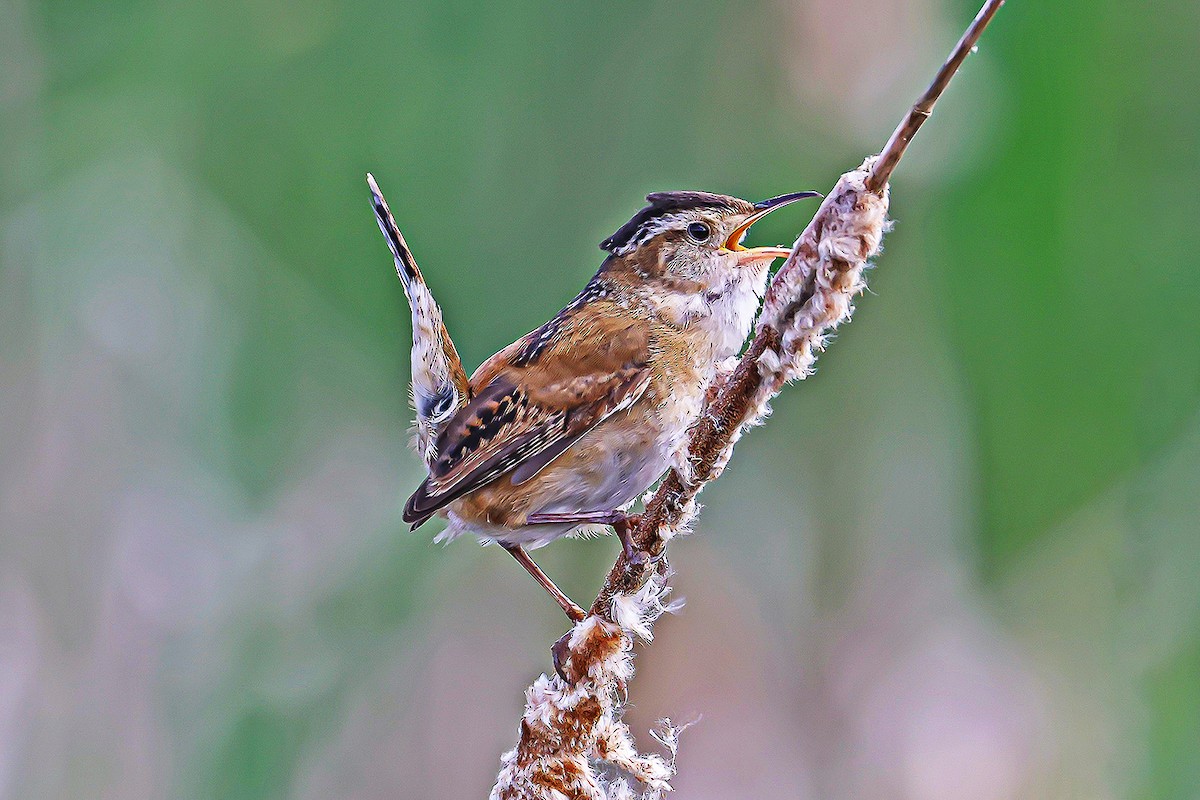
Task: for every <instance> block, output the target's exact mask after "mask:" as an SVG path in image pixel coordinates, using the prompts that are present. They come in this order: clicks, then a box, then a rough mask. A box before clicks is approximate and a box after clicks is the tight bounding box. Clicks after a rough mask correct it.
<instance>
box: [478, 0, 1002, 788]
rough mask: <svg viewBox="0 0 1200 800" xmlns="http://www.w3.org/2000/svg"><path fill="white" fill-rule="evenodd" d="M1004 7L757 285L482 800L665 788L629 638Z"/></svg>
mask: <svg viewBox="0 0 1200 800" xmlns="http://www.w3.org/2000/svg"><path fill="white" fill-rule="evenodd" d="M1003 4H1004V0H987V2H986V3H985V4H984V6H983V8H982V9H981V10H980V12H979V14H978V15H977V16H976V17H975V20H974V21H973V22H972V23H971V25H970V27H968V28H967V31H966V32H965V33H964V34H963V36H962V38H961V39H960V40H959V42H958V44H957V45H956V46H955V48H954V49H953V51H951V54H950V57H949V58H948V59H947V60H946V62H945V63H944V64H943V65H942V67H941V69H940V70H939V71H938V73H937V75H936V77H935V78H934V80H933V82H932V83H931V84H930V85H929V88H928V89H927V90H926V91H925V92H924V94H922V96H921V97H920V99H919V100H918V101H917V102H916V103H915V104H914V105H913V106H912V108H911V109H910V110H909V112H908V113H907V114H906V115H905V118H904V119H903V120H902V121H901V123H900V124H899V125H898V126H897V128H896V130H895V132H894V133H893V134H892V136H891V138H890V139H889V140H888V143H887V145H886V146H885V147H884V149H883V150H882V151H881V152H880V153H879V155H877V156H872V157H870V158H868V159H866V161H864V162H863V163H862V165H861V166H859V167H858V168H857V169H854V170H851V171H849V172H847V173H845V174H844V175H842V176H841V178H840V179H839V180H838V182H837V184H836V185H835V186H834V188H833V190H832V191H831V192H830V193H829V194H828V196H827V197H826V198H825V201H824V202H823V203H822V204H821V207H820V208H819V209H818V210H817V213H816V215H815V216H814V217H813V219H812V221H811V222H810V223H809V224H808V226H807V227H806V228H805V229H804V232H803V233H802V234H801V235H800V237H799V238H798V239H797V240H796V242H795V244H794V245H793V247H792V251H791V254H790V255H789V256H788V258H787V260H786V261H785V262H784V264H783V266H782V267H781V268H780V269H779V271H778V272H777V273H776V275H775V277H774V279H773V280H772V282H771V285H770V286H769V287H768V289H767V293H766V296H765V298H764V300H763V307H762V311H761V312H760V314H759V317H758V322H757V327H756V333H755V337H754V340H753V341H752V342H751V344H750V346H749V347H748V348H747V349H746V351H745V352H744V353H743V355H742V357H741V358H740V359H739V361H738V363H737V366H736V367H735V368H734V369H733V370H732V372H729V373H728V374H726V375H725V376H724V377H723V378H722V379H721V380H720V381H719V383H718V384H717V385H716V386H715V387H714V388H713V390H712V391H710V398H712V399H711V402H710V403H709V406H708V408H707V410H706V412H705V413H704V415H703V416H702V417H701V419H700V420H699V421H698V422H697V423H696V425H695V426H694V427H693V428H692V431H691V433H690V437H689V444H688V450H687V457H686V462H685V463H684V464H682V465H680V466H679V467H677V468H676V469H673V470H671V471H670V472H668V474H667V476H666V478H664V479H663V481H662V483H661V484H660V485H659V488H658V490H657V491H656V492H655V493H654V494H653V496H651V497H650V498H649V499H648V500H647V501H646V509H645V512H644V513H643V514H641V515H640V517H639V518H638V521H637V523H636V525H635V526H634V529H633V537H634V541H635V542H636V544H637V546H638V547H639V548H640V549H642V550H643V551H645V552H647V553H649V554H650V555H651V556H652V557H653V558H652V559H651V560H650V561H649V562H648V563H631V562H629V561H628V560H627V559H626V558H625V556H624V554H622V555H621V556H619V557H618V559H617V562H616V563H615V564H614V565H613V567H612V569H611V570H610V571H609V573H608V576H607V577H606V578H605V581H604V586H603V588H602V589H601V590H600V593H599V594H598V595H597V597H596V600H595V602H593V603H592V606H591V609H590V612H589V614H588V616H587V617H586V618H585V619H584V620H583V621H582V622H580V623H578V624H577V625H576V626H575V628H574V629H573V630H572V632H571V633H570V636H569V638H567V639H566V640H565V647H563V648H561V649H560V651H559V655H560V657H561V660H560V664H561V668H562V671H563V674H564V675H565V678H566V680H564V679H563V678H562V677H559V676H557V675H556V676H554V677H547V676H545V675H543V676H541V677H540V678H538V680H537V681H535V682H534V684H533V685H532V686H531V687H530V688H529V689H528V690H527V691H526V695H525V699H526V704H525V713H524V715H523V717H522V720H521V728H520V738H519V740H518V742H517V746H516V747H515V748H514V749H513V750H511V751H509V752H507V753H505V754H504V755H503V756H502V758H501V771H500V775H499V777H498V779H497V782H496V785H495V787H494V788H493V789H492V793H491V800H562V799H563V798H569V799H570V800H632V798H635V797H641V798H643V800H657V798H659V797H661V796H662V794H663V793H665V792H667V791H669V790H670V785H669V783H668V782H669V780H670V779H671V778H672V777H673V775H674V772H675V767H674V755H675V745H676V737H677V735H678V729H677V728H674V727H673V726H671V724H670V722H669V721H664V723H663V725H662V726H661V728H660V730H659V731H657V732H656V733H655V736H656V738H657V739H658V740H659V741H660V742H661V743H663V745H664V746H665V747H666V750H667V755H666V756H660V755H653V754H652V755H639V754H638V751H637V750H636V748H635V747H634V745H633V741H632V737H631V736H630V733H629V729H628V727H627V726H626V725H625V723H624V722H622V721H621V711H622V707H623V704H624V701H623V697H624V694H625V689H626V686H627V684H628V681H629V680H630V678H631V677H632V675H633V664H632V659H631V652H632V649H633V639H634V637H637V638H640V639H642V640H644V641H649V640H650V639H651V629H652V626H653V624H654V622H655V620H657V619H658V617H659V616H660V615H661V614H662V613H663V612H664V611H666V610H669V606H667V605H666V603H665V598H666V594H667V592H668V587H667V581H666V578H667V575H668V569H667V562H666V558H665V551H666V547H667V543H668V542H669V541H670V540H671V538H672V537H674V536H676V535H678V534H679V533H681V532H685V531H686V530H687V529H688V526H689V525H690V524H691V522H692V520H693V519H694V517H695V515H696V511H697V505H696V497H697V495H699V493H700V491H701V490H702V489H703V488H704V486H705V485H706V484H707V483H709V482H710V481H712V480H714V479H715V478H716V477H717V476H719V475H720V473H721V470H722V469H723V468H724V466H725V464H726V462H727V461H728V460H729V457H730V455H731V453H732V452H733V447H734V445H735V444H736V443H737V441H738V439H739V438H741V435H742V433H744V432H745V430H746V429H747V428H749V427H750V426H752V425H755V424H757V423H759V422H761V421H762V420H763V419H764V418H765V417H766V416H767V414H768V413H769V411H770V406H769V404H770V401H771V399H772V398H773V397H774V396H775V395H776V394H777V393H778V392H779V391H780V389H782V388H783V386H784V385H785V384H787V383H789V382H791V381H794V380H800V379H803V378H805V377H807V376H808V375H809V374H810V373H811V371H812V365H813V362H814V361H815V360H816V356H817V354H818V353H820V352H821V351H822V350H823V349H824V347H825V343H826V340H827V336H828V335H829V333H830V332H831V331H832V330H833V329H835V328H836V327H837V326H838V325H839V324H841V323H844V322H846V321H848V320H849V319H850V316H851V314H852V313H853V311H854V298H856V297H857V296H858V295H859V294H860V293H861V292H862V291H863V289H864V288H865V287H866V284H865V283H864V281H863V271H864V269H865V268H866V267H867V265H868V263H869V260H870V259H871V257H872V256H874V255H875V254H876V253H877V252H878V251H879V246H880V243H881V242H882V240H883V235H884V233H885V232H886V231H887V230H888V229H889V227H890V226H889V223H888V220H887V210H888V199H889V192H888V181H889V179H890V177H891V174H892V171H893V170H894V169H895V167H896V164H897V163H898V162H899V160H900V158H901V156H903V154H904V152H905V150H906V149H907V147H908V144H909V142H911V140H912V137H913V135H914V134H915V133H916V132H917V130H918V129H919V128H920V127H921V125H922V124H923V123H924V121H925V120H926V119H927V118H928V117H929V114H930V112H931V111H932V110H933V106H934V104H935V103H936V102H937V100H938V98H939V97H940V96H941V94H942V92H943V91H944V90H945V88H946V86H947V85H948V84H949V82H950V79H951V78H952V77H953V76H954V74H955V73H956V72H957V71H958V69H959V67H960V66H961V65H962V63H963V61H964V60H965V59H966V57H967V55H968V53H970V52H971V51H972V50H973V49H974V47H975V43H976V42H977V41H978V40H979V37H980V35H981V34H982V33H983V30H984V28H986V27H987V25H988V23H989V22H991V20H992V18H993V17H994V16H995V14H996V12H997V11H998V10H999V8H1000V6H1002V5H1003ZM597 762H607V763H610V764H612V765H614V766H616V767H618V768H619V770H620V771H622V772H623V773H624V774H625V775H627V776H628V778H629V779H632V781H633V783H632V784H631V783H630V782H629V780H628V779H626V778H624V777H622V778H617V779H614V780H611V781H608V782H605V781H604V780H603V779H602V778H601V777H600V776H599V775H598V773H597V772H596V770H595V769H594V765H595V764H596V763H597ZM634 787H637V788H636V789H635V788H634Z"/></svg>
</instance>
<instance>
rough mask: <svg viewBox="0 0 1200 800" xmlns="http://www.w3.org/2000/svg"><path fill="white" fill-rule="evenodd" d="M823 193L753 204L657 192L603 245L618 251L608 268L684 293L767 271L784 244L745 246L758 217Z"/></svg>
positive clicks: (703, 194) (797, 194)
mask: <svg viewBox="0 0 1200 800" xmlns="http://www.w3.org/2000/svg"><path fill="white" fill-rule="evenodd" d="M807 197H820V194H819V193H817V192H795V193H793V194H785V195H780V196H779V197H772V198H771V199H769V200H763V201H761V202H758V203H751V202H749V201H747V200H741V199H739V198H736V197H729V196H728V195H723V194H712V193H710V192H656V193H655V194H651V195H648V196H647V197H646V200H647V201H648V202H649V205H647V206H646V207H645V208H643V209H642V210H641V211H639V212H637V213H636V214H634V216H633V218H632V219H630V220H629V221H628V222H626V223H625V224H624V225H622V226H621V227H620V228H619V229H618V230H617V232H616V233H614V234H613V235H612V236H610V237H608V238H607V239H605V240H604V241H603V242H601V243H600V248H601V249H603V250H607V251H608V252H609V253H611V254H612V255H611V256H610V258H609V259H608V261H607V262H606V267H607V270H606V271H609V272H610V274H613V275H614V277H615V276H616V275H617V274H620V275H622V276H624V277H625V278H626V279H627V280H631V281H641V282H644V283H645V284H648V285H650V286H651V287H653V286H654V285H656V284H657V285H665V286H666V287H670V288H674V289H675V290H678V291H688V287H691V289H692V290H693V291H695V290H707V289H711V288H712V287H714V286H717V285H723V284H726V283H728V282H730V281H731V280H736V279H737V278H738V277H739V276H740V275H741V274H743V273H753V274H755V275H761V276H763V277H764V279H765V274H766V266H767V265H768V264H770V262H771V261H772V260H773V259H775V258H780V257H783V256H786V255H787V254H788V252H789V251H788V249H787V248H783V247H749V248H747V247H743V246H742V239H743V238H744V237H745V236H746V232H747V231H748V230H749V229H750V226H751V225H753V224H754V223H755V222H757V221H758V220H760V219H762V218H763V217H765V216H766V215H767V214H769V213H771V212H772V211H774V210H775V209H777V208H782V207H783V206H785V205H787V204H789V203H792V202H795V201H796V200H802V199H804V198H807Z"/></svg>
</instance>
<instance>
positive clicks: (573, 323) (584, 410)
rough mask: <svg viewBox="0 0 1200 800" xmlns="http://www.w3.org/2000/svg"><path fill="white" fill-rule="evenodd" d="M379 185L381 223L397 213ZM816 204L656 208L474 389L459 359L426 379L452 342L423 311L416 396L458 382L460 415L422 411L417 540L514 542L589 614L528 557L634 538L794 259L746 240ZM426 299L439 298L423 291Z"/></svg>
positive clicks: (492, 364)
mask: <svg viewBox="0 0 1200 800" xmlns="http://www.w3.org/2000/svg"><path fill="white" fill-rule="evenodd" d="M372 188H373V191H375V194H376V197H377V200H376V202H375V208H376V212H377V214H379V210H380V208H381V207H382V208H383V209H384V210H385V211H386V204H384V203H383V202H382V196H381V195H378V192H377V189H376V188H375V187H374V186H373V187H372ZM806 196H812V193H800V194H797V195H785V196H784V197H782V198H774V199H772V200H770V201H764V202H763V203H759V204H752V203H749V202H747V201H745V200H739V199H737V198H734V197H728V196H725V195H717V194H710V193H707V192H663V193H658V194H652V195H650V196H649V197H648V198H647V200H648V201H649V205H648V206H646V207H645V208H643V209H642V210H641V211H639V212H638V213H637V214H636V215H635V216H634V217H633V218H632V219H631V220H630V221H629V222H628V223H626V224H625V225H623V226H621V228H620V229H619V230H618V231H617V232H616V233H614V234H613V235H612V236H610V237H609V238H608V239H606V240H605V241H604V242H603V243H602V244H601V247H602V248H603V249H604V250H606V251H608V253H609V255H608V257H607V258H606V259H605V260H604V263H603V264H602V265H601V267H600V270H599V271H598V272H597V273H596V275H595V276H594V277H593V278H592V280H591V281H590V282H589V283H588V284H587V286H586V287H585V289H584V290H583V292H581V293H580V294H579V295H578V296H577V297H576V298H575V299H574V300H573V301H572V302H571V303H570V304H569V305H568V306H567V307H566V308H564V309H563V310H562V311H560V312H559V313H558V314H557V315H556V316H555V317H554V318H553V319H551V320H550V321H549V322H547V323H546V324H545V325H543V326H541V327H540V328H538V329H537V330H535V331H533V332H531V333H529V334H527V335H526V336H524V337H522V338H521V339H519V340H518V341H516V342H514V343H513V344H511V345H509V346H508V347H506V348H504V349H503V350H501V351H500V352H499V353H497V354H496V355H494V356H492V357H491V358H490V359H488V360H487V361H486V362H485V363H484V364H483V365H482V366H481V367H480V368H479V369H478V370H477V371H476V373H475V374H474V375H472V376H471V378H470V381H469V383H468V384H467V386H466V390H465V392H464V391H463V390H462V389H461V388H459V387H458V386H457V385H456V384H458V381H456V380H454V378H455V377H457V371H456V369H455V368H454V367H455V365H456V364H457V354H454V356H453V360H452V363H450V365H449V368H446V369H443V373H444V375H443V376H442V377H441V378H440V379H439V380H431V379H430V378H429V376H427V375H425V376H420V375H417V374H416V370H417V369H418V368H425V366H424V365H425V364H426V363H435V365H436V364H437V363H439V362H438V358H437V357H436V356H437V355H438V354H444V353H448V352H449V353H453V344H451V343H450V342H449V338H448V337H446V342H445V344H443V343H441V342H433V343H430V342H422V341H419V340H418V339H419V337H421V336H424V337H428V338H430V339H435V338H440V336H441V333H442V331H444V327H441V316H440V310H439V311H437V319H436V323H437V324H436V325H433V324H422V321H421V320H419V319H418V313H417V311H416V306H415V304H414V328H413V329H414V345H413V352H414V354H417V353H430V352H432V353H434V356H435V357H433V358H428V357H427V358H425V359H424V361H423V362H422V364H418V363H417V360H416V359H415V358H414V386H418V385H434V386H437V385H449V386H450V387H451V388H450V389H449V390H447V391H448V392H451V393H453V394H454V396H455V404H454V407H453V412H452V413H448V414H445V415H443V416H441V417H439V418H434V417H433V416H431V415H429V414H424V412H423V411H422V408H421V406H420V404H418V405H417V415H418V429H419V430H421V431H423V432H425V434H426V440H425V441H424V442H423V448H422V454H423V455H424V457H425V459H426V464H427V466H428V470H429V474H428V477H427V478H426V479H425V480H424V482H422V484H421V485H420V487H418V488H417V490H416V492H415V493H414V494H413V495H412V497H411V498H409V500H408V503H407V504H406V505H405V508H404V519H405V521H407V522H411V523H412V524H413V527H414V528H415V527H417V526H419V525H421V524H423V523H424V522H426V521H427V520H428V519H429V518H430V517H432V516H434V515H435V514H439V513H440V514H445V515H446V516H448V517H449V519H450V521H451V524H450V526H449V527H448V528H447V530H446V532H445V534H444V535H445V536H447V537H453V536H455V535H457V534H459V533H462V532H472V533H475V534H476V535H478V536H480V537H482V538H484V539H487V540H493V541H496V542H498V543H500V544H502V545H503V546H504V547H506V548H507V549H508V550H509V551H510V552H512V553H513V555H514V556H515V557H517V559H518V560H519V561H520V562H521V563H522V564H523V565H524V566H525V567H526V568H527V569H529V571H530V572H531V573H532V574H533V575H534V577H536V578H537V579H538V580H539V582H541V583H542V584H543V585H544V586H545V587H546V588H547V589H548V590H549V591H550V592H551V594H553V595H554V596H555V599H556V600H557V601H558V602H559V603H560V604H561V605H562V606H563V608H564V610H565V611H567V613H568V614H569V615H570V616H572V617H573V618H574V617H578V616H580V615H581V614H582V612H581V611H580V610H579V608H578V606H575V605H574V604H573V603H571V601H570V600H569V599H567V598H566V597H565V596H564V595H563V594H562V593H561V592H559V591H558V589H557V587H555V586H554V585H553V583H552V582H551V581H550V580H549V579H548V578H546V576H545V575H544V574H542V573H541V571H540V570H538V569H537V567H536V565H534V564H533V562H532V561H531V560H530V559H529V557H528V555H526V554H525V552H524V550H523V549H522V548H523V547H525V546H528V547H538V546H541V545H543V544H546V543H547V542H549V541H551V540H553V539H555V538H557V537H558V536H561V535H563V534H565V533H569V532H571V531H573V530H575V529H577V528H579V527H580V526H581V525H587V524H594V523H606V524H613V525H614V526H615V527H616V528H617V530H618V533H624V531H625V528H624V526H623V525H622V523H623V520H624V513H623V512H624V510H625V509H627V508H628V507H629V506H630V505H631V504H632V502H633V501H635V500H636V499H637V498H638V497H639V496H640V495H641V494H642V493H643V492H645V491H646V490H647V489H648V488H649V487H650V486H652V485H653V484H654V483H655V482H656V481H657V480H658V479H659V478H660V477H661V476H662V474H663V472H665V471H666V469H667V467H668V466H670V464H671V463H672V461H673V459H675V458H676V456H677V454H678V453H679V452H680V450H681V448H682V446H683V444H684V440H685V437H686V433H687V429H688V427H689V426H690V425H691V424H692V423H693V422H694V421H695V420H696V418H697V417H698V416H699V414H700V412H701V410H702V409H703V406H704V402H705V396H706V391H707V389H708V386H709V385H710V384H711V382H712V379H713V377H714V375H715V373H716V370H717V369H718V366H719V364H720V362H721V361H722V360H724V359H726V358H729V357H731V356H733V355H735V354H736V353H737V352H738V350H739V349H740V348H741V346H742V344H743V343H744V341H745V339H746V336H747V334H748V333H749V330H750V325H751V322H752V321H753V318H754V314H755V312H756V310H757V307H758V302H759V299H760V298H761V296H762V292H763V289H764V287H765V284H766V277H767V271H768V267H769V264H770V262H771V260H772V259H774V258H776V257H778V256H780V255H784V254H786V252H787V251H786V250H783V249H781V248H775V247H761V248H753V249H746V248H743V247H742V246H741V244H740V241H741V239H742V237H743V236H744V235H745V232H746V229H747V228H748V227H749V226H750V225H751V224H752V223H753V222H754V221H755V220H757V219H759V218H760V217H762V216H763V215H765V214H766V213H768V211H770V210H771V209H773V208H776V207H778V206H780V205H783V204H785V203H787V202H791V201H792V200H796V199H799V198H800V197H806ZM380 227H381V228H382V229H383V230H384V233H385V234H386V235H388V237H389V242H390V243H392V244H393V251H394V252H395V251H396V250H397V247H396V245H395V242H397V241H398V242H401V243H402V242H403V238H402V237H400V236H399V231H398V230H394V231H393V230H392V229H394V227H395V223H394V221H392V220H391V218H390V214H387V215H386V217H384V216H382V215H381V216H380ZM404 252H405V253H406V254H407V248H405V249H404ZM400 261H401V259H400V257H399V255H397V262H398V265H399V264H400ZM404 261H405V264H407V263H408V262H410V261H412V260H411V254H408V257H407V258H406V259H404ZM412 270H413V271H415V261H412ZM416 274H417V275H418V276H419V273H416ZM402 277H403V275H402ZM421 289H422V290H424V291H425V293H426V294H427V291H428V290H427V288H426V287H425V286H424V283H423V281H422V282H421ZM409 296H410V299H411V298H412V296H413V294H412V293H411V292H410V295H409ZM429 304H430V305H431V307H432V308H434V309H436V308H437V307H436V305H435V304H433V303H432V298H431V297H430V298H429ZM444 360H446V359H444ZM457 369H459V370H461V365H458V366H457ZM423 414H424V415H423ZM623 541H624V543H625V546H626V547H627V548H629V547H630V546H631V545H630V543H629V541H628V538H627V536H623ZM634 555H636V554H633V553H631V556H634Z"/></svg>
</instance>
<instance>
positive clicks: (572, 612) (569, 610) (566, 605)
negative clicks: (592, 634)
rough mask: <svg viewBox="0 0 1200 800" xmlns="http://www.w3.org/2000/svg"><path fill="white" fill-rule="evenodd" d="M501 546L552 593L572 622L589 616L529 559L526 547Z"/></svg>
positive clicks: (516, 545) (517, 545)
mask: <svg viewBox="0 0 1200 800" xmlns="http://www.w3.org/2000/svg"><path fill="white" fill-rule="evenodd" d="M500 546H501V547H503V548H504V549H505V550H507V551H508V552H509V553H511V554H512V557H513V558H515V559H516V560H517V563H518V564H520V565H521V566H522V567H524V568H525V570H526V571H527V572H528V573H529V574H530V575H532V576H533V579H534V580H535V581H537V582H538V583H540V584H541V585H542V588H543V589H545V590H546V591H547V592H549V593H550V596H551V597H553V598H554V602H556V603H558V605H559V606H560V607H561V608H562V610H563V612H564V613H566V615H567V617H569V618H570V620H571V622H579V621H580V620H582V619H583V618H584V617H586V616H587V612H585V611H584V610H583V609H582V608H580V607H579V606H577V605H575V603H574V602H572V600H571V598H569V597H567V596H566V595H565V594H563V591H562V589H559V588H558V587H557V586H555V585H554V581H552V580H550V576H549V575H547V574H546V573H544V572H542V568H541V567H539V566H538V565H537V564H535V563H534V562H533V559H532V558H530V557H529V553H526V552H525V548H524V547H521V545H519V544H504V542H500Z"/></svg>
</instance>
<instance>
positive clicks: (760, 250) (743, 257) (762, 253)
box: [724, 192, 823, 264]
mask: <svg viewBox="0 0 1200 800" xmlns="http://www.w3.org/2000/svg"><path fill="white" fill-rule="evenodd" d="M822 196H823V195H822V194H821V193H820V192H793V193H791V194H781V195H779V197H772V198H771V199H770V200H763V201H761V202H758V203H755V204H754V207H755V208H756V209H757V211H755V212H754V213H753V214H751V215H750V216H748V217H746V220H745V221H744V222H743V223H742V224H741V225H739V226H737V229H736V230H734V232H733V233H731V234H729V238H728V239H726V240H725V245H724V247H725V249H726V250H729V251H731V252H733V253H736V254H737V257H738V263H739V264H748V263H750V262H751V261H761V260H763V259H765V258H786V257H787V256H788V255H789V254H790V253H791V252H792V251H791V250H790V249H789V248H787V247H748V248H747V247H742V239H743V238H745V236H746V231H748V230H750V226H751V225H753V224H754V223H756V222H758V221H759V220H760V219H762V218H763V217H765V216H766V215H767V214H770V213H771V212H772V211H774V210H775V209H777V208H783V207H784V206H786V205H788V204H789V203H794V202H796V201H797V200H804V199H806V198H809V197H822Z"/></svg>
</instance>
